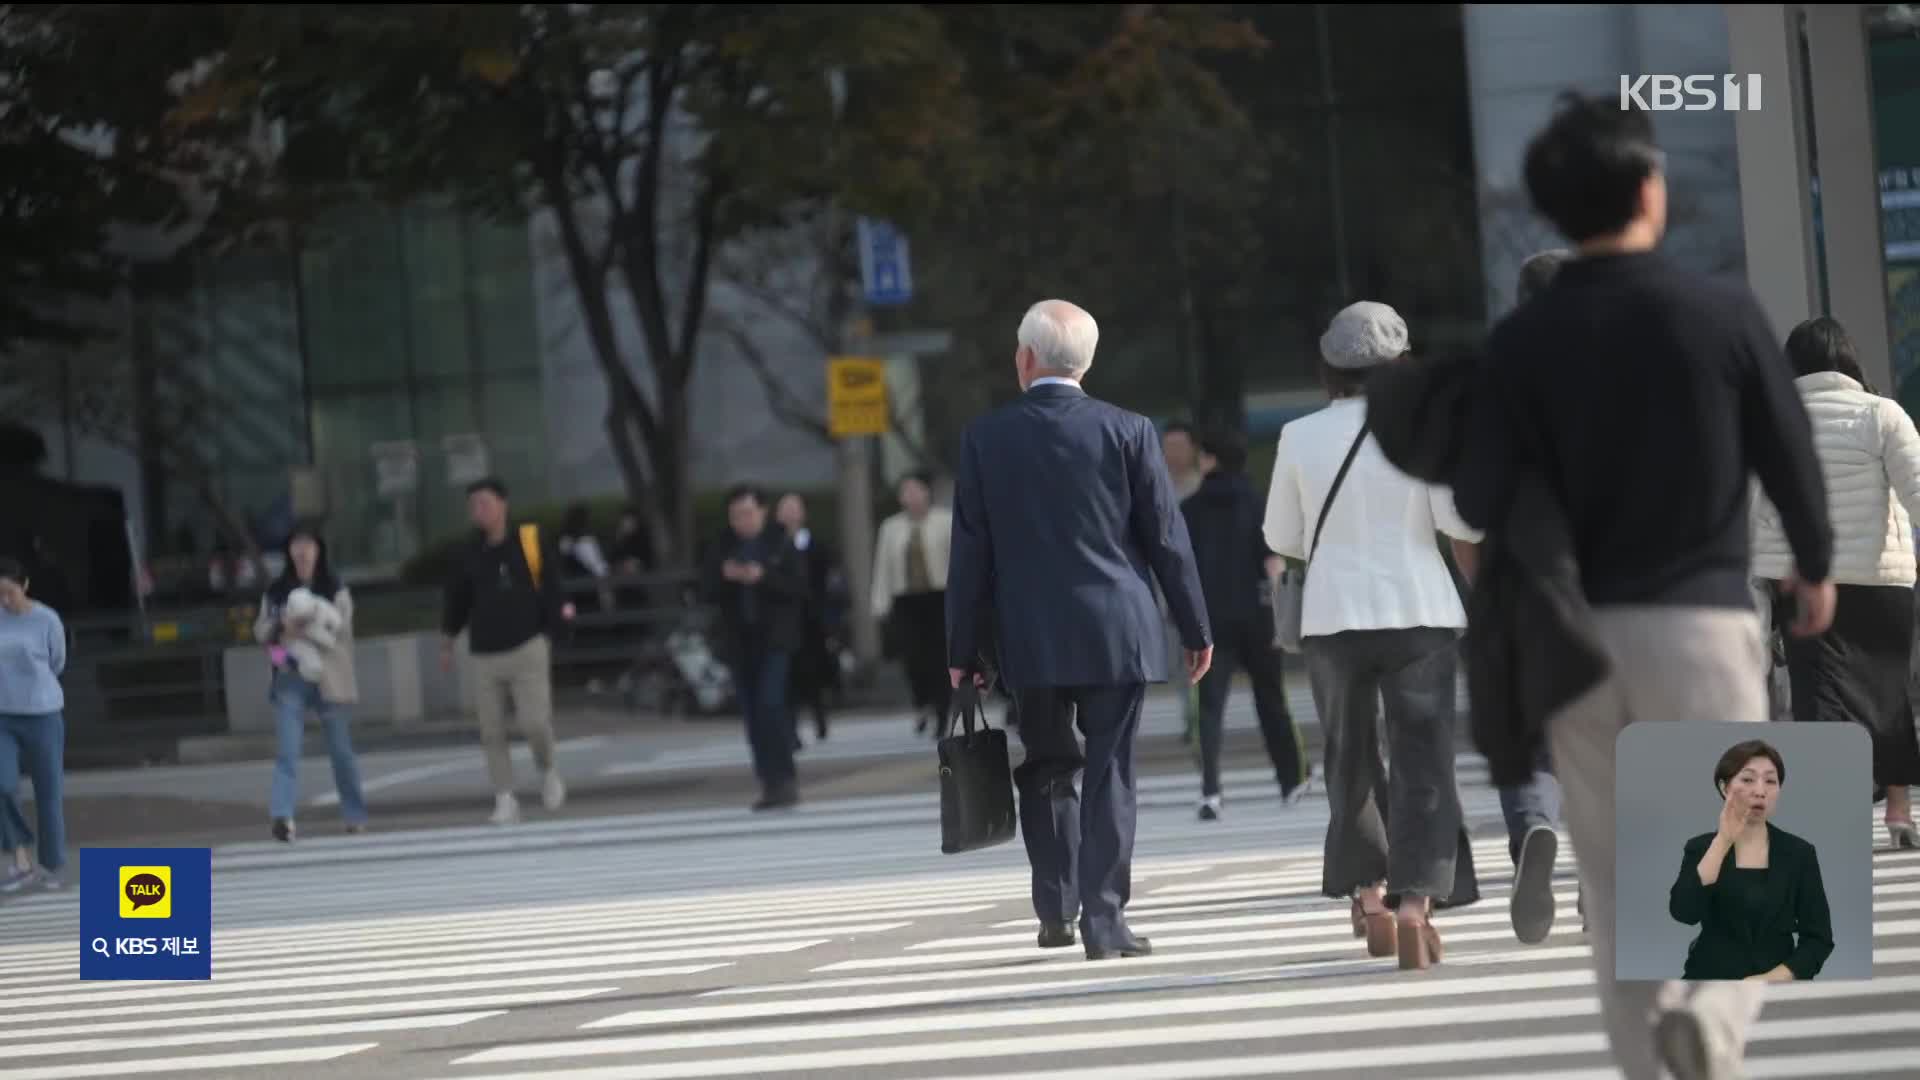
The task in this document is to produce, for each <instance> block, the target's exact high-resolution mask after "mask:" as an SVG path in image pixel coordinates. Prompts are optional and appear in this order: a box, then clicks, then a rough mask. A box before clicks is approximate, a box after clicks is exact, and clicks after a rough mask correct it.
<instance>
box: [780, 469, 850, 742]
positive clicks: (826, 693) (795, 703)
mask: <svg viewBox="0 0 1920 1080" xmlns="http://www.w3.org/2000/svg"><path fill="white" fill-rule="evenodd" d="M773 516H774V520H775V521H777V522H778V523H779V525H780V528H781V529H783V530H785V532H786V534H787V536H788V538H790V539H791V540H792V541H793V549H794V551H796V552H798V553H799V556H800V563H801V566H802V567H803V568H804V569H805V572H806V583H807V591H806V596H805V597H804V598H803V601H802V606H801V617H800V642H799V644H798V645H797V646H796V647H795V649H794V653H793V673H792V677H791V679H790V682H789V685H790V693H789V697H788V702H789V708H790V709H791V711H792V714H793V720H794V733H793V746H794V749H796V750H798V749H799V748H800V709H801V707H802V706H804V707H805V708H806V709H807V710H808V711H810V712H811V713H812V714H813V729H814V735H815V736H816V737H817V738H819V739H821V740H825V739H826V737H827V712H828V708H827V703H828V698H829V697H830V696H831V695H832V694H834V693H836V692H838V690H839V689H840V656H839V648H838V647H837V643H836V642H835V641H834V639H833V632H832V625H831V616H832V614H833V611H834V607H835V604H834V596H833V590H834V586H835V585H836V584H837V583H838V581H839V579H840V577H841V575H840V573H839V560H838V558H836V556H835V554H834V551H833V549H832V548H830V547H828V546H827V544H826V542H825V541H823V540H821V539H820V538H819V537H818V536H816V535H814V532H813V530H812V529H811V528H808V527H807V500H806V499H805V498H803V497H801V495H800V494H799V493H798V492H792V491H790V492H788V493H786V494H785V495H782V496H780V501H779V502H778V503H777V504H775V506H774V511H773Z"/></svg>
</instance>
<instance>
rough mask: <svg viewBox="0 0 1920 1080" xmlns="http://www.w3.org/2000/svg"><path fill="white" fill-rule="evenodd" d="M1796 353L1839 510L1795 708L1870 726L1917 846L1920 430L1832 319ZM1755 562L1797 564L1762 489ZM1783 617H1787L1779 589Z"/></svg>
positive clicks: (1904, 835) (1804, 641)
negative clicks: (1874, 380)
mask: <svg viewBox="0 0 1920 1080" xmlns="http://www.w3.org/2000/svg"><path fill="white" fill-rule="evenodd" d="M1787 357H1788V359H1789V360H1791V361H1792V363H1793V368H1794V373H1795V374H1796V375H1797V376H1798V378H1797V379H1796V380H1795V385H1796V386H1798V387H1799V390H1800V398H1801V400H1802V401H1803V402H1805V403H1806V407H1807V415H1808V417H1809V418H1810V419H1811V420H1812V421H1813V436H1814V448H1815V449H1816V450H1817V451H1818V453H1819V455H1820V464H1821V467H1822V471H1823V472H1824V473H1825V474H1826V481H1827V512H1828V516H1829V517H1830V518H1831V519H1832V522H1833V547H1834V559H1833V578H1834V580H1835V581H1836V582H1838V583H1839V586H1840V603H1839V607H1838V609H1837V610H1836V612H1835V614H1834V619H1833V626H1832V628H1831V629H1829V630H1828V631H1827V632H1826V633H1824V634H1821V635H1820V636H1818V637H1814V638H1789V639H1788V640H1787V642H1786V652H1787V672H1788V677H1789V679H1790V680H1791V686H1792V695H1791V696H1792V699H1793V716H1794V719H1795V720H1800V721H1816V720H1842V721H1851V722H1853V723H1856V724H1859V725H1861V726H1863V727H1865V728H1866V729H1867V731H1868V732H1869V733H1870V734H1871V735H1872V736H1873V782H1874V786H1875V787H1878V788H1884V789H1885V790H1886V800H1887V810H1886V821H1887V833H1888V835H1889V836H1890V837H1891V839H1892V841H1893V844H1894V846H1895V847H1912V848H1920V830H1916V829H1915V828H1914V824H1913V809H1912V801H1911V798H1910V793H1909V792H1908V790H1907V788H1908V787H1909V786H1910V785H1912V784H1916V783H1920V742H1916V739H1915V735H1914V717H1913V706H1912V703H1911V702H1910V701H1909V699H1908V691H1907V678H1908V664H1909V660H1910V657H1911V655H1912V649H1913V635H1914V591H1913V585H1914V576H1915V574H1914V547H1913V524H1912V522H1913V519H1914V518H1916V517H1920V433H1916V432H1915V430H1914V424H1913V420H1912V419H1911V418H1910V417H1908V416H1907V413H1906V410H1904V409H1902V408H1901V407H1900V405H1899V404H1898V403H1897V402H1895V401H1893V400H1892V399H1890V398H1885V397H1881V396H1879V395H1877V394H1875V393H1873V392H1872V391H1871V390H1869V389H1868V388H1867V387H1866V385H1865V380H1864V379H1863V378H1862V376H1861V373H1860V365H1859V363H1858V362H1857V361H1856V360H1855V359H1854V353H1853V343H1852V342H1851V341H1849V340H1848V339H1847V335H1846V331H1845V330H1843V329H1842V328H1841V326H1840V324H1839V323H1837V322H1835V321H1833V320H1832V319H1826V318H1820V319H1811V320H1809V321H1807V322H1804V323H1801V324H1800V325H1799V326H1797V327H1795V328H1794V331H1793V333H1792V334H1791V335H1790V336H1789V337H1788V338H1787ZM1753 515H1754V523H1753V526H1754V527H1753V535H1754V541H1753V552H1754V562H1753V572H1754V576H1755V577H1756V578H1758V579H1760V580H1762V581H1763V582H1766V583H1768V584H1769V585H1770V586H1773V588H1772V589H1771V592H1772V594H1773V595H1774V596H1775V597H1776V598H1778V597H1779V596H1780V592H1779V589H1778V587H1777V583H1778V582H1779V581H1780V579H1782V578H1784V577H1786V576H1787V574H1788V573H1790V572H1791V569H1792V562H1793V557H1792V555H1791V554H1790V552H1789V549H1788V546H1787V541H1786V537H1785V534H1784V532H1783V530H1782V528H1781V524H1780V517H1779V514H1778V513H1777V512H1776V511H1775V510H1774V508H1773V507H1772V506H1771V505H1770V504H1769V503H1768V502H1767V500H1766V498H1765V496H1763V495H1758V494H1756V495H1755V497H1754V500H1753ZM1775 604H1776V609H1775V624H1776V625H1779V624H1781V622H1782V621H1783V620H1784V619H1786V618H1788V617H1790V616H1789V615H1788V613H1787V612H1785V611H1784V610H1782V608H1781V606H1780V605H1781V602H1780V601H1779V600H1778V599H1776V601H1775Z"/></svg>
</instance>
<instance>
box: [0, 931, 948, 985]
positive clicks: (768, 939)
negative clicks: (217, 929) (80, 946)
mask: <svg viewBox="0 0 1920 1080" xmlns="http://www.w3.org/2000/svg"><path fill="white" fill-rule="evenodd" d="M912 925H913V924H912V923H911V922H892V923H856V924H853V925H850V926H842V927H837V928H835V929H834V931H833V933H834V935H835V936H839V937H855V936H861V935H867V934H883V933H886V932H887V931H889V930H900V929H904V928H906V927H908V926H912ZM822 932H823V930H822V928H820V927H808V928H804V929H802V930H798V931H794V930H784V931H772V932H767V933H761V932H755V931H734V932H731V933H725V934H709V935H705V936H687V935H686V934H685V933H684V931H668V932H666V933H660V932H657V931H656V932H641V933H637V934H629V933H625V932H623V931H619V930H610V931H606V932H601V933H594V934H591V935H585V937H586V940H584V941H582V943H580V944H575V945H568V944H564V942H566V941H572V940H574V939H573V938H572V937H570V936H568V935H565V934H564V933H561V932H557V931H556V932H552V933H548V934H546V935H544V936H543V935H519V936H517V937H515V938H510V939H503V938H494V937H489V938H488V939H487V943H488V945H489V946H498V945H500V944H502V943H503V942H504V943H506V944H518V943H525V944H531V945H533V946H534V948H532V949H531V950H526V949H523V950H520V951H517V952H514V951H505V952H502V951H495V950H494V949H492V948H490V949H489V952H488V955H490V956H493V957H495V958H506V957H526V956H575V955H579V954H582V953H594V952H600V951H603V950H605V949H608V948H613V947H618V946H633V947H643V946H646V945H651V944H655V943H658V944H664V945H673V946H675V949H674V950H672V951H669V952H664V953H660V954H657V955H656V957H655V959H658V960H697V959H706V958H708V957H709V956H729V957H731V956H734V955H741V956H754V955H759V954H761V953H763V952H786V951H789V949H786V948H773V947H772V946H776V945H784V946H792V947H793V948H805V947H808V946H811V945H817V944H821V943H823V942H825V941H829V940H831V938H822V937H821V936H820V935H821V934H822ZM795 938H799V939H818V940H803V941H791V940H788V939H795ZM522 939H532V940H527V941H523V940H522ZM376 944H378V943H376ZM760 946H767V948H764V949H763V948H760ZM696 947H697V948H696ZM736 947H738V948H739V952H738V953H736V952H734V951H730V950H734V949H735V948H736ZM472 950H473V942H472V939H471V938H464V937H463V938H460V939H456V940H446V941H440V942H435V943H431V944H426V945H394V944H378V947H377V949H375V948H371V947H370V945H369V943H367V942H357V941H351V940H348V941H330V942H328V943H327V944H325V945H316V946H308V947H306V948H303V949H293V950H286V951H285V952H282V953H276V952H274V951H273V950H271V949H263V950H261V951H259V952H258V953H256V954H253V955H251V956H248V957H245V958H241V959H233V958H230V957H228V956H226V955H225V954H221V956H220V957H219V964H220V977H221V978H222V979H223V980H225V979H228V978H231V977H232V976H234V975H235V974H237V973H238V974H245V973H252V972H256V971H260V970H262V969H265V970H270V971H273V970H280V969H282V968H284V967H285V966H286V964H287V962H288V961H289V960H292V959H296V958H297V961H298V962H299V963H300V964H302V965H304V966H306V970H308V971H316V972H323V971H358V970H369V967H368V963H367V961H366V960H365V959H364V958H365V957H367V956H368V955H369V954H370V953H372V952H377V954H378V956H379V959H378V961H376V962H375V965H376V966H377V967H384V966H386V965H388V964H391V963H393V962H394V961H397V960H402V959H406V960H412V959H415V958H420V959H438V958H440V957H445V956H458V955H460V954H462V953H467V952H471V951H472ZM714 950H729V951H714ZM339 957H359V958H362V959H360V960H356V961H352V962H350V963H349V964H347V965H341V964H333V965H328V964H326V963H324V961H327V960H329V959H335V958H339ZM78 969H79V961H78V960H77V959H72V960H70V961H69V962H68V963H65V964H57V965H40V966H39V967H38V968H36V970H38V971H40V972H42V973H43V974H44V973H47V972H53V971H59V972H61V973H62V974H63V975H65V976H66V977H67V978H71V977H72V976H73V974H74V973H75V972H76V971H77V970H78ZM53 981H56V980H51V979H47V978H45V977H38V976H36V977H29V978H4V979H0V991H5V990H10V989H12V988H15V987H28V986H34V985H44V984H46V983H49V982H53ZM62 981H63V980H62Z"/></svg>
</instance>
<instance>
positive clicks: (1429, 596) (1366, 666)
mask: <svg viewBox="0 0 1920 1080" xmlns="http://www.w3.org/2000/svg"><path fill="white" fill-rule="evenodd" d="M1408 354H1409V345H1408V334H1407V324H1406V322H1405V320H1403V319H1402V318H1401V317H1400V315H1399V313H1397V312H1395V311H1394V310H1393V309H1392V308H1390V307H1388V306H1387V305H1385V304H1379V303H1374V302H1371V301H1362V302H1360V303H1357V304H1353V305H1351V306H1349V307H1347V308H1345V309H1344V310H1342V311H1341V312H1340V313H1339V314H1338V315H1336V316H1334V319H1333V321H1332V323H1331V324H1329V326H1328V327H1327V331H1326V333H1325V334H1323V335H1322V336H1321V338H1320V356H1321V379H1322V381H1323V382H1324V383H1325V384H1326V387H1327V392H1328V394H1329V396H1330V397H1331V398H1332V399H1333V400H1332V403H1331V404H1329V405H1328V406H1327V407H1326V408H1325V409H1322V410H1321V411H1319V412H1316V413H1312V414H1310V415H1308V416H1305V417H1302V418H1301V419H1299V420H1295V421H1293V422H1291V423H1289V424H1287V425H1286V426H1285V427H1284V428H1282V429H1281V430H1280V444H1279V448H1278V450H1277V452H1276V453H1275V456H1274V466H1273V482H1272V488H1271V490H1270V492H1269V493H1268V496H1267V513H1266V540H1267V546H1268V547H1270V548H1272V549H1273V550H1274V551H1275V552H1277V553H1279V554H1280V555H1282V556H1285V557H1287V558H1290V559H1295V560H1299V561H1301V562H1304V563H1306V565H1307V577H1306V588H1305V593H1304V595H1303V597H1302V604H1301V618H1300V634H1301V645H1302V652H1303V653H1304V655H1305V657H1306V661H1307V675H1308V677H1309V679H1310V680H1311V681H1312V686H1313V699H1314V704H1315V706H1316V708H1317V709H1318V710H1319V714H1320V718H1321V726H1322V730H1323V732H1324V734H1325V737H1326V741H1327V774H1326V777H1327V779H1326V783H1327V801H1328V803H1329V808H1330V809H1329V813H1330V817H1329V821H1328V824H1327V844H1326V859H1325V863H1324V867H1323V870H1322V891H1323V892H1324V894H1325V895H1326V896H1328V897H1332V898H1335V899H1342V900H1349V901H1350V902H1351V904H1352V913H1353V923H1354V926H1355V928H1356V930H1360V931H1363V932H1364V934H1365V937H1366V939H1367V950H1368V952H1369V953H1371V954H1372V955H1374V956H1391V955H1394V954H1395V953H1396V952H1397V953H1398V955H1399V960H1400V966H1401V967H1402V968H1407V969H1420V968H1426V967H1429V966H1431V965H1432V964H1434V963H1437V962H1439V960H1440V958H1441V954H1442V945H1441V940H1440V935H1439V931H1438V930H1436V929H1435V928H1434V926H1433V922H1432V919H1431V914H1432V910H1433V906H1434V902H1435V901H1441V902H1444V901H1446V900H1448V899H1449V898H1451V897H1453V896H1455V895H1456V894H1459V893H1462V892H1463V891H1464V892H1477V884H1476V885H1474V886H1473V887H1472V888H1471V889H1464V890H1463V889H1462V888H1460V887H1459V882H1458V881H1457V879H1458V877H1459V876H1460V871H1461V869H1462V868H1461V866H1460V865H1459V862H1458V854H1459V852H1460V851H1461V850H1462V847H1463V845H1462V844H1460V842H1459V837H1460V835H1461V829H1462V821H1463V814H1462V810H1461V806H1460V792H1459V788H1458V786H1457V781H1456V778H1455V776H1454V746H1455V724H1456V720H1457V717H1456V715H1455V700H1456V694H1457V690H1456V686H1457V675H1458V671H1459V655H1458V652H1457V645H1458V641H1459V638H1460V634H1461V631H1462V630H1463V629H1464V628H1465V627H1466V624H1467V618H1466V610H1465V609H1464V608H1463V607H1462V606H1461V603H1460V594H1459V591H1458V590H1457V589H1456V588H1455V586H1454V583H1453V578H1452V575H1451V574H1450V573H1449V572H1448V570H1447V565H1446V562H1445V560H1444V559H1442V558H1441V555H1440V550H1439V548H1438V547H1437V546H1436V544H1435V542H1434V537H1435V534H1437V533H1441V534H1445V535H1446V536H1448V537H1450V538H1452V539H1454V540H1463V541H1467V542H1470V543H1471V542H1475V541H1478V540H1479V539H1480V534H1479V533H1478V532H1477V531H1475V530H1473V529H1471V528H1469V527H1468V526H1467V525H1466V524H1465V523H1464V522H1462V521H1461V520H1460V518H1459V515H1458V514H1456V513H1455V511H1454V507H1453V500H1452V498H1451V496H1450V494H1449V492H1448V491H1447V490H1446V489H1445V488H1441V487H1434V486H1431V485H1428V484H1423V483H1420V482H1419V481H1416V480H1414V479H1412V478H1411V477H1409V476H1407V475H1406V474H1405V473H1403V472H1401V471H1400V470H1399V469H1397V468H1395V467H1394V466H1393V465H1392V464H1391V463H1389V462H1388V461H1387V459H1386V458H1385V456H1383V455H1382V454H1381V452H1380V449H1379V447H1378V446H1376V445H1374V443H1373V440H1372V439H1371V437H1370V435H1369V433H1368V431H1367V405H1366V397H1365V391H1366V384H1367V379H1368V377H1369V376H1370V374H1371V372H1372V371H1373V370H1374V369H1375V368H1378V367H1380V366H1382V365H1386V364H1392V363H1395V362H1397V361H1399V360H1401V359H1403V358H1405V357H1406V356H1407V355H1408ZM1383 708H1384V719H1385V722H1386V723H1385V727H1386V737H1387V742H1388V750H1387V753H1388V755H1389V756H1390V757H1391V758H1392V762H1393V768H1392V770H1391V772H1389V771H1388V770H1387V768H1386V763H1385V762H1384V761H1383V760H1382V758H1381V747H1380V745H1379V735H1378V732H1379V730H1380V727H1381V720H1382V711H1383Z"/></svg>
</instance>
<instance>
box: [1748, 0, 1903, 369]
mask: <svg viewBox="0 0 1920 1080" xmlns="http://www.w3.org/2000/svg"><path fill="white" fill-rule="evenodd" d="M1723 6H1724V8H1725V10H1726V19H1727V43H1728V46H1729V52H1730V53H1731V57H1730V58H1731V63H1732V66H1731V67H1729V68H1728V70H1729V71H1730V72H1734V73H1737V74H1741V75H1749V76H1750V75H1759V76H1760V77H1761V79H1762V81H1763V85H1764V87H1765V94H1764V97H1763V99H1762V106H1761V108H1760V109H1759V110H1758V111H1747V110H1742V111H1740V112H1737V113H1734V114H1733V117H1734V125H1735V131H1736V133H1737V140H1738V154H1739V162H1740V216H1741V219H1742V221H1743V224H1744V231H1745V233H1746V248H1747V258H1746V264H1747V281H1748V283H1749V284H1750V285H1751V286H1752V288H1753V291H1754V292H1755V294H1757V295H1758V296H1759V298H1760V303H1761V306H1762V307H1763V308H1765V310H1766V313H1767V317H1768V319H1769V320H1770V321H1771V322H1772V323H1773V326H1774V330H1775V332H1776V336H1777V339H1778V340H1785V337H1786V334H1787V332H1788V331H1789V330H1791V329H1792V328H1793V327H1794V326H1795V325H1797V324H1798V323H1800V322H1801V321H1803V320H1805V319H1806V318H1808V317H1809V316H1810V315H1811V314H1812V313H1813V312H1814V311H1815V310H1817V308H1818V288H1819V278H1818V276H1817V273H1816V269H1815V268H1816V265H1817V264H1816V262H1815V249H1814V238H1813V193H1812V188H1811V185H1810V183H1809V176H1808V168H1807V155H1806V147H1807V146H1808V145H1809V142H1808V139H1807V117H1806V109H1805V107H1804V104H1803V100H1804V99H1803V96H1802V93H1801V90H1800V88H1801V87H1803V86H1804V85H1805V83H1804V82H1803V81H1802V80H1803V76H1804V72H1803V71H1802V70H1801V63H1800V46H1799V29H1798V27H1799V5H1797V4H1726V5H1723ZM1829 206H1830V204H1829ZM1876 208H1877V206H1876ZM1882 288H1884V286H1882Z"/></svg>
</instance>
